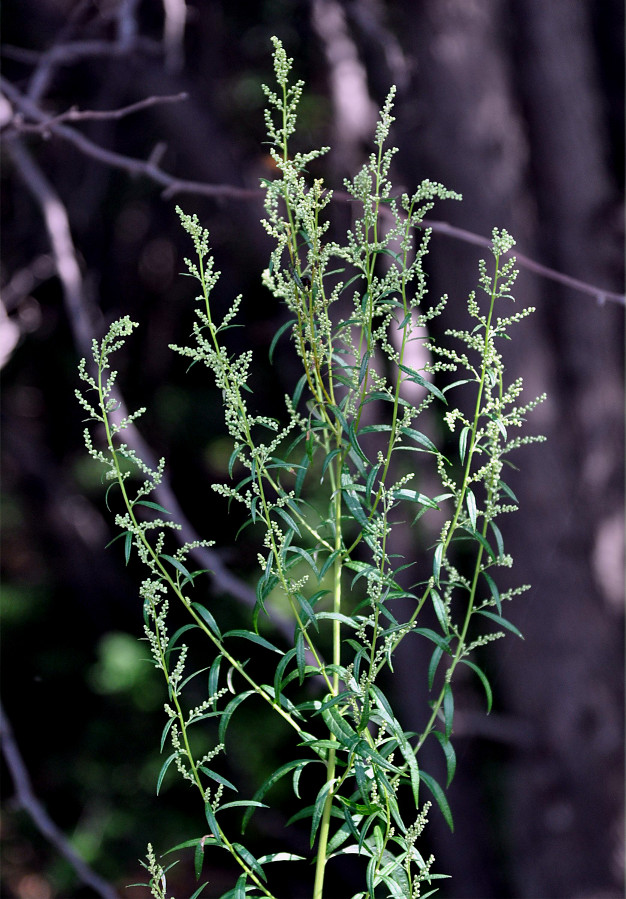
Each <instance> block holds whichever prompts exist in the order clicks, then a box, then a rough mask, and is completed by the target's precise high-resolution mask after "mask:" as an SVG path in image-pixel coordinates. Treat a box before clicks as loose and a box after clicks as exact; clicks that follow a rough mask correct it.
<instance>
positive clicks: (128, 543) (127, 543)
mask: <svg viewBox="0 0 626 899" xmlns="http://www.w3.org/2000/svg"><path fill="white" fill-rule="evenodd" d="M132 548H133V535H132V533H131V532H130V531H126V539H125V540H124V558H125V559H126V564H127V565H128V560H129V559H130V551H131V549H132Z"/></svg>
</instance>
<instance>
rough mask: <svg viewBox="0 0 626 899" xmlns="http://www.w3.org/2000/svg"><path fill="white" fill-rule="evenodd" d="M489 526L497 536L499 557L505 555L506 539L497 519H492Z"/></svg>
mask: <svg viewBox="0 0 626 899" xmlns="http://www.w3.org/2000/svg"><path fill="white" fill-rule="evenodd" d="M489 526H490V527H491V530H492V531H493V536H494V537H495V538H496V546H497V547H498V558H500V556H503V555H504V540H503V539H502V532H501V531H500V528H499V527H498V525H497V524H496V523H495V521H490V522H489Z"/></svg>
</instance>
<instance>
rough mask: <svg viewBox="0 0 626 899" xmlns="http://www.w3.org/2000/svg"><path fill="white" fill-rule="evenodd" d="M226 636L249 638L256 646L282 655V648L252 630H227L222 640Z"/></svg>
mask: <svg viewBox="0 0 626 899" xmlns="http://www.w3.org/2000/svg"><path fill="white" fill-rule="evenodd" d="M226 637H241V638H242V639H243V640H250V642H251V643H256V644H257V645H258V646H262V647H263V648H264V649H271V651H272V652H277V653H278V654H279V655H281V656H282V654H283V653H282V650H281V649H278V648H277V647H276V646H274V644H273V643H270V642H269V640H266V639H265V637H261V636H260V635H259V634H255V633H254V631H246V630H241V629H239V628H237V629H235V630H232V631H227V632H226V633H225V634H224V638H223V639H224V640H225V639H226Z"/></svg>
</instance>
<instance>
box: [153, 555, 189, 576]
mask: <svg viewBox="0 0 626 899" xmlns="http://www.w3.org/2000/svg"><path fill="white" fill-rule="evenodd" d="M159 559H165V560H166V561H167V562H169V563H170V565H173V566H174V568H176V569H177V570H178V571H180V573H181V574H182V575H183V577H185V578H187V579H188V580H190V581H193V578H192V576H191V574H190V573H189V572H188V571H187V569H186V568H185V566H184V565H183V563H182V562H179V561H178V559H175V558H174V556H168V555H166V554H165V553H161V555H160V556H159Z"/></svg>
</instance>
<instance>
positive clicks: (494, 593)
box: [481, 571, 502, 615]
mask: <svg viewBox="0 0 626 899" xmlns="http://www.w3.org/2000/svg"><path fill="white" fill-rule="evenodd" d="M481 574H482V576H483V577H484V579H485V580H486V581H487V583H488V584H489V589H490V590H491V595H492V596H493V599H494V601H495V604H496V608H497V609H498V615H502V601H501V600H500V591H499V590H498V585H497V584H496V582H495V581H494V579H493V578H492V577H491V575H490V574H487V572H486V571H483V572H481Z"/></svg>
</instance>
